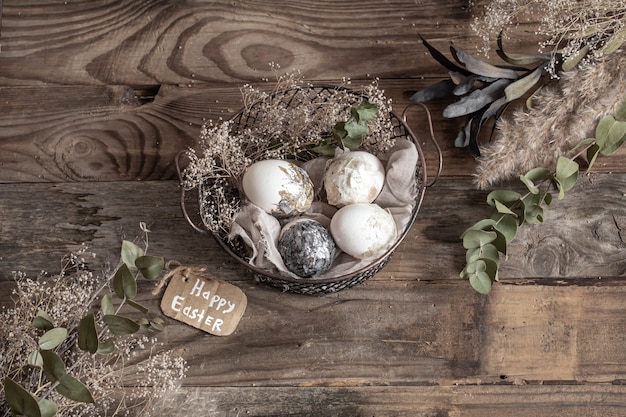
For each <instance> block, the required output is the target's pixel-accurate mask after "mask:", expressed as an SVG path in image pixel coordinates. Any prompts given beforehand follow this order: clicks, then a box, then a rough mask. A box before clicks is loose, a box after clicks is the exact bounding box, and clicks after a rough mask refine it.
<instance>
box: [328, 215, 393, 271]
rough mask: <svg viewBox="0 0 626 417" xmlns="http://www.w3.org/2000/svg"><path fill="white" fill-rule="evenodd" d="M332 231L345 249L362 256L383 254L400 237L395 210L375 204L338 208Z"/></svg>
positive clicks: (350, 253) (336, 241)
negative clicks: (390, 211) (398, 235)
mask: <svg viewBox="0 0 626 417" xmlns="http://www.w3.org/2000/svg"><path fill="white" fill-rule="evenodd" d="M330 233H331V235H332V236H333V239H334V240H335V243H336V244H337V246H338V247H339V248H340V249H341V250H342V251H344V252H345V253H347V254H349V255H352V256H354V257H355V258H359V259H365V258H369V257H371V256H377V255H382V254H383V253H384V252H386V251H387V250H388V249H389V248H391V246H393V244H394V242H395V241H396V236H397V231H396V223H395V221H394V219H393V216H392V215H391V213H389V211H387V210H385V209H383V208H381V207H380V206H379V205H377V204H372V203H356V204H350V205H348V206H345V207H342V208H340V209H339V210H337V213H335V215H334V216H333V218H332V219H331V222H330Z"/></svg>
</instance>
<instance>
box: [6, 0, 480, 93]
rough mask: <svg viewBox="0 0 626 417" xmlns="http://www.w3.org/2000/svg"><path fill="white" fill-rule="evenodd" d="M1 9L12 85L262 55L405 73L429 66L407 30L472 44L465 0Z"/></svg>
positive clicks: (227, 77) (197, 73) (216, 68)
mask: <svg viewBox="0 0 626 417" xmlns="http://www.w3.org/2000/svg"><path fill="white" fill-rule="evenodd" d="M433 15H435V16H437V18H436V19H432V18H431V16H433ZM3 19H4V27H3V36H2V52H3V53H2V55H1V56H0V80H1V81H2V83H3V84H12V85H19V84H24V83H31V84H32V83H37V82H46V83H55V84H102V83H103V84H128V85H142V84H174V85H175V84H187V83H194V82H215V81H220V82H242V81H255V80H258V79H260V78H261V77H271V76H272V75H271V71H270V68H269V63H270V62H274V63H276V64H280V65H281V66H282V67H283V68H299V69H301V70H302V71H303V73H304V74H305V75H306V76H307V77H309V78H311V79H338V78H339V79H340V78H342V77H344V76H346V74H349V75H350V76H351V77H352V78H364V77H366V76H369V75H372V76H378V77H381V78H391V77H394V78H395V77H403V78H404V77H407V76H408V77H417V76H422V75H427V74H432V73H433V72H434V70H435V69H436V64H435V63H434V62H433V61H432V60H429V59H421V57H422V56H423V55H424V49H423V47H422V46H421V43H420V41H419V38H418V37H417V34H418V32H419V33H422V34H423V35H424V36H428V37H431V38H437V39H444V40H445V41H446V42H451V41H454V42H458V43H460V44H461V45H464V46H469V45H472V44H475V43H476V42H475V37H472V36H471V34H470V33H469V31H468V30H467V29H468V26H467V22H468V21H469V19H470V14H469V12H468V6H467V2H465V1H448V2H446V4H444V5H442V4H441V3H440V2H437V1H432V0H430V1H421V2H419V4H416V3H415V2H414V1H395V2H393V3H392V4H387V3H380V2H377V1H365V2H363V1H362V2H359V3H358V6H357V7H355V6H354V5H353V4H350V3H349V2H347V3H346V2H341V3H337V2H333V1H322V2H315V3H310V2H306V1H280V2H271V3H268V2H263V1H238V2H231V1H197V2H176V3H168V2H159V1H154V0H151V1H146V2H135V1H130V0H98V1H85V0H83V1H72V2H67V3H66V2H56V3H55V2H47V3H41V2H35V1H21V0H20V1H13V2H10V1H9V2H5V5H4V16H3ZM406 56H411V57H412V58H410V59H407V58H406ZM50 67H54V68H55V69H56V70H55V71H49V70H47V68H50ZM436 72H437V73H439V71H436Z"/></svg>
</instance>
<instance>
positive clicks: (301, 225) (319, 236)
mask: <svg viewBox="0 0 626 417" xmlns="http://www.w3.org/2000/svg"><path fill="white" fill-rule="evenodd" d="M278 251H279V252H280V254H281V256H282V257H283V261H284V262H285V266H286V267H287V268H288V269H289V270H290V271H291V272H293V273H294V274H296V275H299V276H301V277H303V278H314V277H316V276H319V275H320V274H322V273H324V272H325V271H327V270H328V269H329V268H330V266H331V265H332V263H333V259H334V258H335V253H336V251H337V247H336V245H335V241H334V240H333V238H332V236H331V235H330V233H329V232H328V230H326V228H325V227H324V226H322V225H321V224H320V223H319V222H317V221H315V220H311V219H297V220H294V221H291V222H289V223H287V224H286V225H285V226H284V227H283V229H282V230H281V232H280V237H279V239H278Z"/></svg>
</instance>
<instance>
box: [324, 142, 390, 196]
mask: <svg viewBox="0 0 626 417" xmlns="http://www.w3.org/2000/svg"><path fill="white" fill-rule="evenodd" d="M384 183H385V168H384V167H383V164H382V163H381V162H380V160H379V159H378V158H376V156H374V155H372V154H371V153H369V152H365V151H348V152H344V153H343V154H341V155H338V156H336V157H335V158H333V159H332V160H330V162H329V163H328V166H327V167H326V172H325V174H324V189H325V190H326V199H327V201H328V204H330V205H333V206H336V207H343V206H347V205H348V204H354V203H371V202H373V201H374V200H375V199H376V197H377V196H378V194H379V193H380V191H381V190H382V188H383V185H384Z"/></svg>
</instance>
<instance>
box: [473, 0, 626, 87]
mask: <svg viewBox="0 0 626 417" xmlns="http://www.w3.org/2000/svg"><path fill="white" fill-rule="evenodd" d="M470 7H471V8H473V9H474V10H475V12H476V14H477V16H475V17H474V21H473V23H472V24H471V28H472V30H473V31H474V33H475V34H477V35H478V36H479V37H480V38H481V40H482V41H483V45H482V46H481V47H480V48H479V49H481V50H482V51H483V52H485V53H486V54H487V53H488V51H489V50H490V48H491V45H493V44H494V39H495V37H497V36H499V35H500V34H501V33H502V34H503V36H504V37H509V35H508V30H509V29H511V28H513V29H515V28H516V27H517V26H518V25H533V24H535V25H536V29H535V35H537V36H539V37H541V38H543V39H542V40H541V41H540V42H539V45H538V46H539V51H540V52H544V51H548V52H550V54H551V56H552V59H551V61H550V63H549V65H548V67H547V70H548V72H549V73H550V74H551V75H552V76H553V77H557V78H558V74H557V73H556V64H557V62H556V61H557V60H564V59H567V58H568V57H570V56H574V55H576V54H577V53H578V52H579V51H580V50H581V49H582V48H583V47H588V48H589V54H588V55H587V57H586V58H585V59H586V60H588V61H595V59H598V58H600V57H601V55H602V53H601V51H602V49H603V48H604V46H605V45H606V42H607V41H608V39H610V38H611V37H612V36H614V35H616V34H617V33H618V32H620V31H623V30H624V28H625V27H626V1H624V0H552V1H544V0H490V1H488V2H486V3H484V4H478V3H477V2H475V1H471V2H470ZM525 30H527V29H525ZM557 50H558V54H557Z"/></svg>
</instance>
